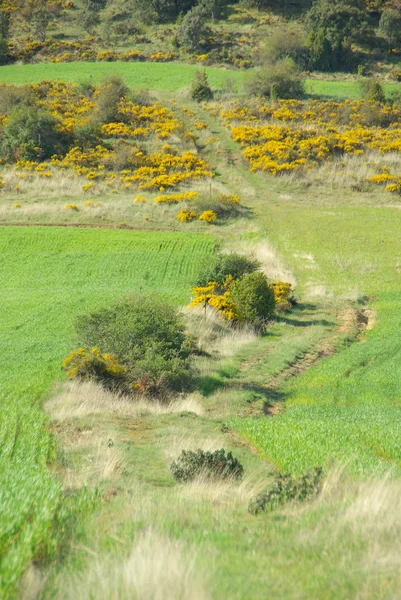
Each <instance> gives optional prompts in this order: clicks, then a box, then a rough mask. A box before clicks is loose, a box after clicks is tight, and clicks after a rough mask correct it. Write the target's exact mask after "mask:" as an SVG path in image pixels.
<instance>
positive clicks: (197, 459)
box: [171, 449, 244, 483]
mask: <svg viewBox="0 0 401 600" xmlns="http://www.w3.org/2000/svg"><path fill="white" fill-rule="evenodd" d="M171 472H172V474H173V477H174V479H175V480H176V481H178V482H179V483H185V482H186V481H192V480H193V479H195V477H197V476H199V475H202V476H204V477H210V478H219V479H229V478H231V479H241V478H242V475H243V472H244V469H243V466H242V465H241V463H240V462H239V461H238V460H237V459H236V458H234V457H233V455H232V454H231V452H227V454H226V453H225V450H223V449H221V450H215V451H214V452H205V451H204V450H197V451H196V452H193V451H192V450H183V451H182V452H181V454H180V456H179V457H178V459H177V460H176V461H175V462H173V463H172V465H171Z"/></svg>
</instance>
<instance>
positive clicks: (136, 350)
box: [76, 296, 191, 394]
mask: <svg viewBox="0 0 401 600" xmlns="http://www.w3.org/2000/svg"><path fill="white" fill-rule="evenodd" d="M76 327H77V331H78V333H79V335H80V339H81V343H82V345H83V346H84V347H86V348H92V347H96V348H99V349H100V351H101V352H110V353H112V354H113V355H115V356H116V357H118V360H119V362H120V364H121V365H122V366H124V368H125V369H126V370H127V378H128V380H129V382H130V383H131V385H132V386H133V389H137V390H139V391H141V392H143V391H144V390H145V388H147V389H148V390H150V389H152V390H155V389H158V390H159V392H160V394H162V393H164V392H167V391H168V390H178V391H181V390H183V389H186V388H188V387H189V385H190V382H191V370H190V366H189V355H190V353H191V348H190V345H188V343H187V339H186V337H185V333H184V326H183V324H182V323H181V321H180V319H179V317H178V315H177V311H176V309H175V308H174V307H173V306H172V305H170V304H169V303H168V302H166V300H165V299H163V298H158V297H154V296H136V297H134V298H131V299H129V300H126V301H123V302H120V303H119V304H116V305H115V306H112V307H110V308H105V309H102V310H99V311H97V312H95V313H92V314H90V315H85V316H82V317H79V318H78V320H77V323H76ZM145 379H146V381H147V382H148V383H147V385H145V384H144V381H145Z"/></svg>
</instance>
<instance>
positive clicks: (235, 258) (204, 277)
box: [196, 252, 260, 286]
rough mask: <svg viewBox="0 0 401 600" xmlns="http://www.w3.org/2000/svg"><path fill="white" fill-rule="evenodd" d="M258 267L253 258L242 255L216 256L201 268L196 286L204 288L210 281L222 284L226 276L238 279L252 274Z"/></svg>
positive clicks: (257, 262)
mask: <svg viewBox="0 0 401 600" xmlns="http://www.w3.org/2000/svg"><path fill="white" fill-rule="evenodd" d="M259 267H260V263H259V261H258V260H256V259H255V258H248V257H246V256H243V255H242V254H237V253H235V252H233V253H232V254H217V255H216V256H215V257H214V258H213V259H210V258H209V259H208V260H207V261H205V263H204V264H203V265H202V266H201V269H200V272H199V275H198V278H197V280H196V285H197V286H206V285H207V284H208V283H209V282H210V281H217V283H220V284H222V283H224V281H225V280H226V278H227V276H228V275H231V276H232V277H233V279H239V278H240V277H242V276H243V275H247V274H249V273H254V272H255V271H257V270H258V269H259Z"/></svg>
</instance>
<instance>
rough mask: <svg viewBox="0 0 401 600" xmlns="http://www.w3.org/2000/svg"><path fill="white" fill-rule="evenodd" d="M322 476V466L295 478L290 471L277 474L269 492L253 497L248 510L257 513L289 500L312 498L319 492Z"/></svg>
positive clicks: (276, 506) (272, 508)
mask: <svg viewBox="0 0 401 600" xmlns="http://www.w3.org/2000/svg"><path fill="white" fill-rule="evenodd" d="M322 477H323V469H322V467H317V468H316V469H315V470H314V471H311V472H307V473H304V474H303V475H301V477H299V478H295V477H293V476H292V475H290V474H289V473H286V474H283V475H277V477H276V478H275V480H274V483H273V485H272V487H271V489H270V490H269V491H268V492H267V493H263V494H258V495H257V496H255V498H252V500H251V501H250V502H249V506H248V510H249V512H250V513H251V514H253V515H257V514H258V513H260V512H263V511H266V510H274V509H275V508H278V507H279V506H281V505H283V504H285V503H287V502H291V501H297V502H303V501H305V500H310V499H311V498H314V497H315V496H316V495H317V494H319V492H320V489H321V483H322Z"/></svg>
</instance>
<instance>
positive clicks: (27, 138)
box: [0, 106, 72, 160]
mask: <svg viewBox="0 0 401 600" xmlns="http://www.w3.org/2000/svg"><path fill="white" fill-rule="evenodd" d="M57 127H58V121H57V119H55V118H54V117H53V116H52V115H50V114H49V113H47V112H46V111H44V110H41V109H38V108H35V107H27V106H21V107H17V108H16V109H15V110H14V111H13V112H12V113H11V114H10V115H9V119H8V121H7V123H6V124H5V125H4V130H3V135H2V139H1V145H0V153H1V155H2V156H3V157H4V158H6V159H9V160H18V159H20V158H21V159H26V160H38V159H39V160H42V159H45V158H50V157H51V156H52V155H53V154H57V153H59V152H65V151H66V150H67V148H68V145H69V144H70V143H71V142H72V140H71V138H70V136H69V135H68V134H66V133H64V132H60V131H58V128H57Z"/></svg>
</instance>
